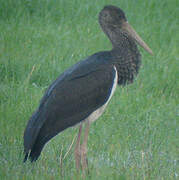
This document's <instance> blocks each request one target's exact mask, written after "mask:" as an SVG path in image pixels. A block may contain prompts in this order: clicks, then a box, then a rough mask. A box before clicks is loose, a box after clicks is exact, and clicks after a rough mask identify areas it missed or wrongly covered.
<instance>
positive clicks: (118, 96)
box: [0, 0, 179, 180]
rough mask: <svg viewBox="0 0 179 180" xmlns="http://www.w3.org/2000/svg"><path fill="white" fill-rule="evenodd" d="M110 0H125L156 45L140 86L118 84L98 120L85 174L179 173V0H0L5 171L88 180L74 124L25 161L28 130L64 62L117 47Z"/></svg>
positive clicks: (0, 127)
mask: <svg viewBox="0 0 179 180" xmlns="http://www.w3.org/2000/svg"><path fill="white" fill-rule="evenodd" d="M106 4H113V5H116V6H118V7H121V8H122V9H123V10H124V11H125V13H126V16H127V18H128V21H129V23H130V24H131V25H132V26H133V27H134V29H135V30H136V31H137V32H138V33H139V34H140V36H141V37H142V38H143V39H144V41H145V42H147V44H148V45H149V46H150V47H151V49H152V50H153V52H154V56H151V55H149V54H147V52H145V51H144V50H143V49H141V48H140V51H141V54H142V57H143V58H142V67H141V69H140V73H139V75H138V77H137V78H136V80H135V81H134V83H133V84H131V85H128V86H125V87H118V88H117V90H116V92H115V95H114V96H113V98H112V99H111V101H110V103H109V105H108V107H107V109H106V111H105V113H104V114H103V115H102V116H101V117H100V118H99V119H98V120H97V121H96V122H95V123H93V124H92V126H91V129H90V135H89V141H88V160H89V171H90V173H89V174H88V175H86V178H85V179H92V180H101V179H102V180H103V179H109V180H113V179H117V180H118V179H121V180H128V179H134V180H135V179H137V180H138V179H144V180H150V179H154V180H156V179H161V180H162V179H166V180H169V179H178V178H179V141H178V137H179V41H178V40H179V33H178V30H179V23H178V20H179V13H178V12H179V1H177V0H158V1H156V0H150V1H147V0H121V1H116V0H111V1H107V0H100V1H89V0H88V1H87V0H84V1H81V0H74V1H65V0H53V1H49V0H38V1H36V0H16V1H13V0H0V179H9V180H11V179H13V180H19V179H39V180H45V179H64V180H66V179H73V180H75V179H83V178H84V177H83V176H82V173H81V172H80V173H77V172H76V169H75V163H74V156H73V150H74V146H73V147H72V150H71V151H70V152H69V153H68V154H67V156H66V155H65V154H66V152H67V151H68V149H69V146H70V144H71V143H72V140H73V138H74V136H75V135H76V134H77V132H78V128H77V127H74V128H69V129H67V130H65V131H64V132H62V133H61V134H59V135H58V136H56V137H55V138H54V139H53V140H52V141H50V142H49V143H48V144H47V145H46V146H45V148H44V150H43V152H42V154H41V156H40V158H39V160H38V161H37V162H36V163H34V164H31V163H30V162H27V163H25V164H24V163H23V162H22V161H23V156H24V155H23V133H24V129H25V126H26V124H27V121H28V119H29V118H30V116H31V114H32V113H33V111H34V110H35V109H36V108H37V107H38V104H39V101H40V99H41V97H42V96H43V93H44V91H45V89H46V88H47V87H48V86H49V85H50V84H51V82H52V81H53V80H55V79H56V77H58V75H59V74H60V73H62V72H63V71H64V70H65V69H67V68H68V67H70V66H71V65H73V64H74V63H76V62H78V61H79V60H81V59H84V58H86V57H88V56H89V55H91V54H93V53H95V52H98V51H102V50H109V49H111V44H110V42H109V40H108V39H107V37H106V36H105V35H104V33H103V32H102V31H101V29H100V27H99V25H98V13H99V11H100V10H101V9H102V8H103V6H104V5H106Z"/></svg>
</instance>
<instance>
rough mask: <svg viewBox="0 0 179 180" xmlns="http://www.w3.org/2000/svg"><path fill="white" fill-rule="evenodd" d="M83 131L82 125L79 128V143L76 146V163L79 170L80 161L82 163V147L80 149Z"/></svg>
mask: <svg viewBox="0 0 179 180" xmlns="http://www.w3.org/2000/svg"><path fill="white" fill-rule="evenodd" d="M81 131H82V124H81V125H80V128H79V132H78V137H77V142H76V146H75V163H76V168H77V170H79V169H80V161H81V147H80V139H81Z"/></svg>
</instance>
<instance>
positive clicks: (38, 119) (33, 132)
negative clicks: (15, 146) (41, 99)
mask: <svg viewBox="0 0 179 180" xmlns="http://www.w3.org/2000/svg"><path fill="white" fill-rule="evenodd" d="M45 120H46V116H45V114H44V113H43V112H42V111H40V110H37V111H36V112H35V113H34V114H33V115H32V117H31V118H30V119H29V121H28V123H27V126H26V129H25V132H24V154H25V157H24V162H26V161H27V159H28V158H30V159H31V162H33V161H36V160H37V159H38V157H39V155H40V153H41V151H42V149H43V147H44V143H42V142H41V140H40V139H39V140H38V135H39V133H40V129H41V127H42V126H43V124H44V122H45Z"/></svg>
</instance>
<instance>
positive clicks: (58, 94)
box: [24, 5, 153, 169]
mask: <svg viewBox="0 0 179 180" xmlns="http://www.w3.org/2000/svg"><path fill="white" fill-rule="evenodd" d="M99 24H100V26H101V28H102V30H103V31H104V33H105V34H106V35H107V37H108V38H109V40H110V41H111V43H112V49H111V50H109V51H102V52H97V53H95V54H93V55H91V56H89V57H87V58H86V59H84V60H81V61H79V62H78V63H77V64H75V65H73V66H72V67H70V68H69V69H67V70H66V71H64V72H63V73H62V74H61V75H60V76H59V77H58V78H57V79H56V80H55V81H54V82H53V83H52V84H51V85H50V86H49V88H48V89H47V90H46V92H45V94H44V96H43V98H42V99H41V101H40V105H39V107H38V108H37V110H36V111H35V112H34V113H33V115H32V116H31V118H30V119H29V121H28V123H27V126H26V129H25V132H24V153H25V158H24V162H25V161H26V160H27V159H28V158H29V159H30V160H31V161H32V162H33V161H36V160H37V159H38V157H39V156H40V154H41V151H42V149H43V147H44V145H45V144H46V143H47V142H48V141H49V140H50V139H52V138H53V137H54V136H56V135H57V134H58V133H60V132H62V131H63V130H65V129H67V128H69V127H72V126H75V125H77V124H79V132H78V137H77V142H76V146H75V153H74V154H75V162H76V168H77V169H79V168H80V166H81V165H82V168H83V169H86V168H87V157H86V156H87V139H88V134H89V129H90V124H91V122H93V121H95V120H96V119H98V118H99V117H100V116H101V115H102V113H103V112H104V110H105V108H106V106H107V104H108V103H109V101H110V99H111V97H112V95H113V94H114V91H115V89H116V87H117V85H119V86H120V85H127V84H129V83H132V82H133V80H134V77H135V76H136V75H137V74H138V71H139V67H140V64H141V55H140V52H139V50H138V48H137V45H136V43H137V44H139V45H140V46H142V47H143V48H144V49H145V50H146V51H147V52H148V53H150V54H153V53H152V50H151V49H150V48H149V47H148V46H147V44H146V43H145V42H144V41H143V40H142V39H141V38H140V36H139V35H138V34H137V33H136V32H135V30H134V29H133V28H132V27H131V26H130V25H129V23H128V21H127V19H126V16H125V14H124V12H123V11H122V9H120V8H118V7H116V6H112V5H108V6H105V7H104V8H103V9H102V10H101V12H100V13H99ZM83 124H86V126H85V129H84V139H83V143H82V144H81V143H80V138H81V133H82V128H83V127H82V126H83Z"/></svg>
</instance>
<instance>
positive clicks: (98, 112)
mask: <svg viewBox="0 0 179 180" xmlns="http://www.w3.org/2000/svg"><path fill="white" fill-rule="evenodd" d="M114 69H115V77H114V81H113V86H112V89H111V93H110V96H109V98H108V100H107V102H106V103H105V104H104V105H103V106H101V107H100V108H98V109H97V110H96V111H94V112H93V113H91V114H90V115H89V116H88V117H87V118H86V119H85V121H89V122H90V123H91V122H93V121H95V120H96V119H98V118H99V117H100V116H101V115H102V113H103V112H104V110H105V108H106V106H107V104H108V103H109V101H110V99H111V97H112V96H113V94H114V91H115V89H116V87H117V82H118V74H117V70H116V67H115V66H114Z"/></svg>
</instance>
